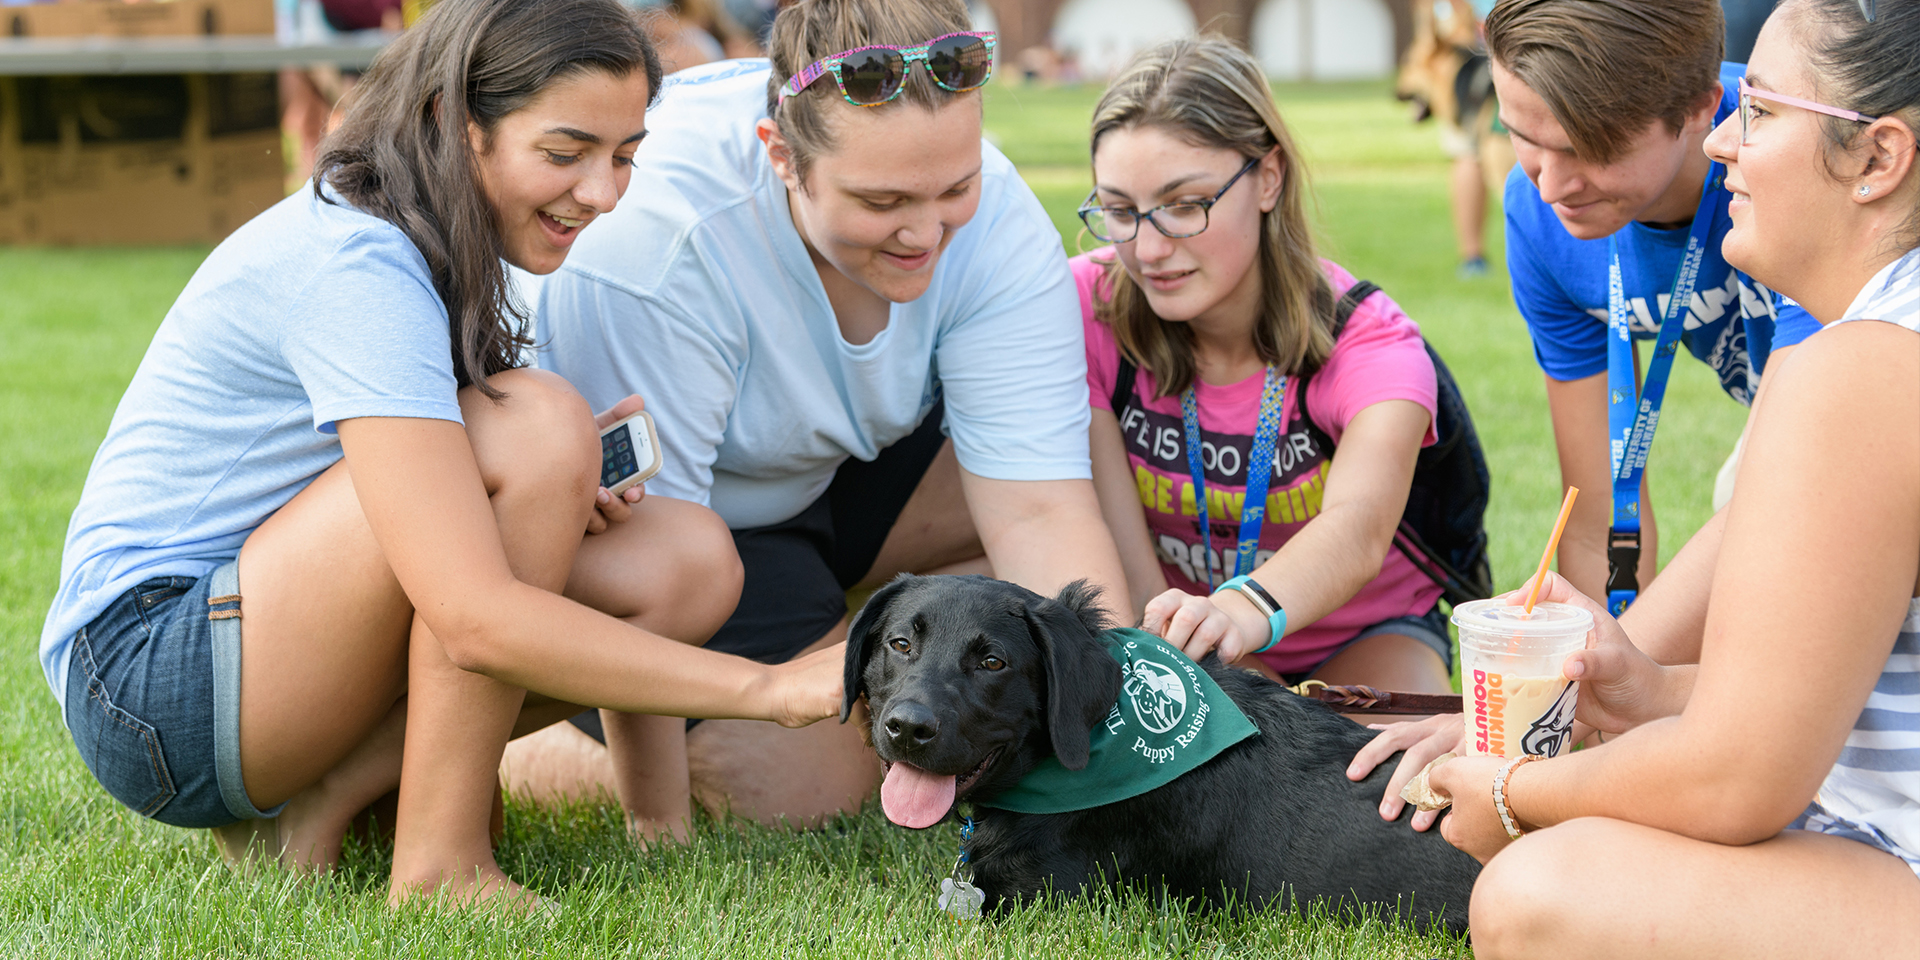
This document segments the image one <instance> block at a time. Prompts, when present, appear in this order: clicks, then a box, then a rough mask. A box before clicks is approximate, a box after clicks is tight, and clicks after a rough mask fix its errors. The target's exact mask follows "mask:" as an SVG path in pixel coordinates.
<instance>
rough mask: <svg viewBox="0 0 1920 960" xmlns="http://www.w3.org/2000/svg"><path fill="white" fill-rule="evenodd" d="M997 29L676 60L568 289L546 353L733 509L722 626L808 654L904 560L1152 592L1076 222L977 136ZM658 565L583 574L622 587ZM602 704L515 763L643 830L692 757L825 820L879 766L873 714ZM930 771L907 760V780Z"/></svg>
mask: <svg viewBox="0 0 1920 960" xmlns="http://www.w3.org/2000/svg"><path fill="white" fill-rule="evenodd" d="M995 45H996V40H995V38H994V36H993V35H992V34H989V33H980V32H976V31H974V30H973V29H972V27H971V25H970V23H969V20H968V15H967V8H966V5H965V4H964V3H962V2H961V0H802V2H800V3H797V4H794V5H792V6H790V7H788V8H786V9H784V10H782V11H781V13H780V15H779V17H778V19H777V20H776V21H775V22H774V25H773V32H772V35H771V37H770V38H769V43H768V48H769V51H770V57H771V62H770V63H769V62H766V61H733V62H728V63H720V64H712V65H709V66H706V67H700V68H696V69H693V70H687V71H683V72H681V73H678V74H676V75H674V77H673V79H671V80H670V81H668V84H667V87H666V89H664V90H663V91H662V97H661V105H660V107H659V108H658V110H657V111H655V112H654V113H651V114H649V116H648V129H649V131H650V132H649V135H648V140H647V145H646V148H645V149H644V150H642V151H641V152H640V154H639V157H638V159H637V162H636V171H637V173H638V176H639V182H641V183H645V184H646V185H647V187H646V191H647V193H646V195H645V196H639V197H636V201H635V202H633V203H630V204H627V205H626V206H623V207H621V208H620V210H619V211H617V212H616V213H615V214H612V215H610V216H608V217H605V218H603V219H604V220H605V223H604V225H602V226H600V227H598V228H597V229H596V231H595V233H594V234H590V235H588V236H587V237H586V238H585V242H584V244H583V245H581V246H578V247H577V248H576V249H575V252H574V258H573V259H572V261H571V264H572V266H570V267H569V268H568V269H567V270H566V271H565V272H563V273H557V274H555V275H554V277H553V278H552V279H551V280H550V281H548V283H547V284H546V286H545V289H544V292H543V294H542V297H541V303H540V305H539V315H540V321H539V322H540V324H541V326H542V329H541V330H540V339H541V340H542V341H543V342H544V343H547V344H549V345H550V346H549V347H548V349H546V350H545V351H544V353H543V355H542V359H541V363H542V364H543V365H544V366H546V367H547V368H549V369H552V370H555V371H557V372H559V373H560V374H562V375H564V376H565V377H567V378H568V379H569V380H571V381H572V382H573V383H574V385H575V386H577V387H578V388H579V389H580V390H581V392H582V393H584V394H585V395H586V396H587V397H589V398H601V397H624V396H626V395H628V394H630V393H639V394H641V395H643V396H645V397H646V398H647V400H648V407H649V409H650V410H651V411H652V413H653V416H654V418H655V419H656V420H657V421H658V423H659V432H660V436H661V438H662V440H663V442H664V445H665V458H664V459H665V467H664V469H663V471H662V472H661V473H660V474H659V475H658V476H657V477H655V478H654V479H653V481H652V482H651V485H650V496H656V497H657V496H661V495H664V496H667V497H673V498H678V499H682V500H691V501H694V502H696V503H702V504H710V505H711V506H712V508H713V509H714V510H715V511H717V512H718V513H719V514H720V516H721V517H722V518H723V519H725V520H726V522H727V525H728V526H729V527H730V528H732V530H733V543H734V547H735V549H736V551H737V553H738V556H739V559H740V563H741V565H742V567H743V568H744V570H745V587H744V589H743V590H742V592H741V596H740V603H739V607H738V608H737V609H736V610H735V611H734V613H733V616H732V618H731V619H730V620H728V621H727V623H726V624H725V625H724V626H723V627H721V628H720V630H719V632H718V633H717V634H714V635H713V637H712V639H711V640H709V641H708V642H707V644H706V645H707V647H708V648H709V649H719V650H725V651H728V652H732V653H738V654H741V655H744V656H748V657H752V658H754V659H758V660H763V661H768V662H784V661H787V660H789V659H791V658H793V657H795V656H798V655H799V654H801V653H803V652H805V651H807V650H810V649H814V648H816V647H822V646H826V645H830V644H833V643H835V642H838V641H839V640H840V639H841V638H843V637H844V636H845V634H846V629H847V623H846V602H845V591H847V590H848V589H849V588H853V587H856V586H858V585H861V584H878V583H881V582H884V581H885V580H886V579H888V578H890V577H892V576H894V575H895V574H897V573H900V572H902V571H909V572H914V573H927V572H934V571H947V572H957V571H967V572H981V573H985V572H991V573H993V574H994V575H996V576H999V577H1002V578H1004V579H1007V580H1012V581H1014V582H1016V583H1020V584H1023V585H1025V586H1028V587H1030V588H1032V589H1034V590H1036V591H1039V592H1041V593H1047V594H1051V593H1053V592H1055V591H1057V590H1058V589H1059V588H1060V587H1061V586H1063V585H1064V584H1066V583H1069V582H1071V581H1073V580H1077V579H1080V578H1083V577H1084V578H1087V579H1090V580H1092V581H1093V582H1094V583H1096V584H1098V585H1100V586H1102V587H1103V588H1105V590H1106V596H1107V602H1108V603H1109V604H1111V608H1112V609H1113V610H1115V611H1130V610H1131V609H1132V604H1131V601H1130V599H1129V597H1128V596H1127V592H1126V581H1125V578H1124V577H1123V575H1122V573H1121V567H1120V561H1119V557H1118V555H1117V554H1116V552H1115V550H1114V547H1113V542H1112V539H1111V538H1110V537H1109V535H1108V534H1107V530H1106V526H1105V524H1103V523H1102V522H1101V518H1100V507H1099V503H1098V501H1097V500H1096V498H1095V496H1094V490H1093V484H1092V480H1091V470H1090V467H1089V462H1088V453H1087V442H1088V441H1087V431H1088V411H1087V393H1086V382H1085V366H1084V365H1085V360H1084V358H1083V353H1082V348H1081V343H1080V320H1079V310H1078V306H1077V301H1076V296H1075V292H1074V286H1073V279H1072V277H1071V275H1070V274H1069V273H1068V272H1067V263H1066V256H1065V254H1064V252H1063V251H1062V249H1061V243H1060V238H1059V234H1058V232H1057V231H1056V230H1055V229H1054V227H1053V225H1052V223H1051V222H1050V221H1049V220H1048V219H1047V216H1046V214H1045V213H1044V212H1043V211H1042V210H1041V208H1040V204H1039V203H1038V202H1037V201H1036V200H1035V199H1034V196H1033V193H1032V191H1031V190H1029V189H1028V188H1027V187H1026V185H1025V184H1024V183H1023V182H1022V181H1021V180H1020V177H1019V175H1018V174H1017V173H1016V172H1015V171H1014V169H1013V165H1012V164H1011V163H1009V162H1008V161H1007V159H1006V158H1005V157H1004V156H1002V155H1001V154H1000V153H999V151H997V150H994V149H993V148H992V147H991V146H988V145H986V144H984V143H982V141H981V94H980V93H979V88H980V87H981V86H982V85H983V84H985V83H986V82H987V79H988V77H989V76H990V75H991V72H992V68H993V55H994V47H995ZM609 535H610V536H625V535H626V534H625V533H624V532H623V531H613V532H612V533H610V534H609ZM637 579H638V578H636V577H634V576H633V575H632V574H631V572H630V571H629V570H628V568H627V566H626V565H625V564H622V563H604V564H596V565H593V566H591V567H584V566H583V567H577V568H576V569H575V572H574V580H575V585H576V586H579V587H581V589H582V591H583V593H585V594H587V595H591V596H595V597H597V598H600V601H601V602H602V603H603V604H604V606H603V608H604V609H613V610H618V609H622V608H623V607H624V606H625V605H626V601H625V600H623V597H624V596H626V595H628V594H632V593H637V592H638V591H640V590H641V589H643V588H644V584H642V583H638V582H636V580H637ZM576 726H577V727H579V728H580V730H582V731H585V733H581V732H575V731H574V730H572V729H568V728H564V727H562V728H559V729H557V730H556V731H555V732H553V733H549V734H546V735H545V736H544V737H543V738H542V740H541V741H538V742H535V743H530V744H528V745H527V746H525V747H518V748H515V749H513V750H512V751H510V752H509V756H508V764H509V775H510V776H511V777H512V778H513V779H514V780H515V781H516V782H518V783H521V784H524V785H526V786H529V787H535V788H538V787H541V786H549V787H556V788H572V787H571V785H572V784H577V783H579V782H580V781H581V779H582V778H583V777H584V778H585V779H587V780H588V781H589V783H591V782H593V781H595V780H598V781H599V782H600V783H603V784H608V785H610V786H613V787H614V788H616V789H617V790H618V791H619V793H620V795H621V797H622V800H623V801H624V803H625V805H626V807H627V809H628V811H629V813H630V814H632V815H633V817H634V820H633V822H634V824H635V826H636V828H637V829H639V830H640V831H642V832H650V831H652V830H654V829H656V828H658V827H659V826H663V825H671V824H676V823H679V822H681V821H683V820H684V819H685V818H686V816H687V812H688V810H689V802H688V793H689V785H691V788H692V791H693V792H694V793H696V794H698V795H699V797H700V799H701V800H702V801H703V802H704V803H705V804H707V805H708V806H710V807H713V808H720V807H730V808H731V809H732V810H733V811H734V812H736V813H739V814H743V815H748V816H753V817H757V818H759V819H762V820H765V821H769V822H771V821H774V820H777V819H780V818H786V819H788V820H791V821H794V822H815V821H817V820H819V819H820V818H822V817H824V816H828V815H831V814H833V813H835V812H838V811H842V810H852V809H857V808H858V807H859V805H860V803H861V801H862V800H863V799H864V798H865V797H866V796H867V795H868V794H869V793H870V792H871V791H872V789H873V787H874V785H875V784H876V783H878V782H879V780H880V773H881V771H880V765H879V763H878V762H877V761H876V760H875V758H874V755H873V752H872V751H871V750H870V749H868V748H867V747H866V746H865V744H863V743H862V741H861V737H860V734H859V732H858V730H857V729H856V727H857V725H854V724H848V725H845V726H842V725H837V724H824V725H819V726H816V727H815V728H813V729H810V730H806V731H790V730H783V729H779V728H777V727H775V725H773V724H770V723H735V722H731V721H723V722H711V721H710V722H705V723H702V724H700V725H698V726H696V727H694V728H692V729H691V730H690V731H688V730H687V729H686V728H685V727H684V726H683V725H681V724H680V722H679V721H667V722H664V723H661V722H656V721H654V720H653V719H652V718H646V717H628V716H620V715H617V714H611V713H604V714H600V715H598V716H597V717H596V716H593V715H588V716H584V717H581V718H577V720H576ZM589 735H591V736H593V737H594V738H595V739H601V740H603V741H604V742H605V743H606V744H607V745H608V746H610V747H611V748H613V749H612V750H611V751H607V750H602V749H601V748H600V746H599V744H597V743H594V742H593V740H590V739H589V738H588V737H589ZM682 758H684V759H682ZM574 760H578V761H580V762H578V763H575V762H573V761H574ZM516 761H519V770H518V771H515V770H514V764H515V762H516ZM912 775H913V771H912V769H911V768H909V767H907V766H906V765H904V764H901V765H896V766H895V767H894V769H893V771H892V773H891V775H890V776H891V779H890V780H889V781H888V785H887V787H886V788H885V790H883V799H884V798H885V797H886V796H887V795H889V791H895V790H907V789H910V788H912V787H913V786H915V784H913V783H908V782H906V781H902V780H900V778H902V777H910V776H912ZM567 781H571V783H568V782H567ZM896 781H899V782H896ZM946 784H947V788H948V789H951V784H952V778H951V777H948V778H946ZM923 785H924V784H923ZM668 828H669V829H673V828H672V827H671V826H669V827H668Z"/></svg>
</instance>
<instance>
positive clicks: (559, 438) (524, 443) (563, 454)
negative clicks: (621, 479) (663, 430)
mask: <svg viewBox="0 0 1920 960" xmlns="http://www.w3.org/2000/svg"><path fill="white" fill-rule="evenodd" d="M488 383H489V384H491V385H492V386H493V387H494V388H496V389H498V390H500V391H502V392H503V393H505V394H506V396H504V397H502V398H501V399H499V400H492V399H489V398H488V397H487V396H486V395H485V394H482V393H481V392H480V391H479V390H478V389H476V388H473V387H467V388H466V389H464V390H461V391H460V412H461V416H462V417H463V418H464V419H465V420H466V423H467V436H468V438H469V441H470V442H471V443H472V444H473V454H474V459H475V461H476V462H478V464H479V466H480V475H481V478H482V479H483V481H484V482H485V483H486V486H487V492H488V494H489V495H492V494H496V493H499V492H500V491H501V490H503V489H506V488H509V487H515V486H522V487H524V486H533V487H536V488H538V489H539V490H540V491H541V492H543V493H545V494H546V495H549V496H562V497H565V498H567V499H569V500H578V501H579V502H580V504H581V508H582V510H583V511H584V510H586V509H590V508H591V506H592V503H593V497H594V495H595V494H596V493H597V492H598V490H599V485H600V479H599V477H600V434H599V430H598V429H597V428H596V427H595V425H594V422H593V410H592V408H590V407H588V406H587V401H586V398H584V397H582V396H580V392H579V391H578V390H575V389H574V388H573V384H571V383H568V382H567V381H566V380H565V379H564V378H562V377H560V376H559V375H558V374H554V373H551V372H549V371H546V370H536V369H530V368H525V369H518V370H507V371H503V372H501V373H497V374H494V375H493V376H492V377H489V378H488Z"/></svg>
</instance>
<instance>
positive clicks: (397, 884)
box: [387, 859, 556, 916]
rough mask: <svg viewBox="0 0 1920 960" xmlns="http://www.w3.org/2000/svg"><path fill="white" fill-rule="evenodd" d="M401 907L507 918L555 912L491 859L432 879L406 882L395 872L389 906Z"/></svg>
mask: <svg viewBox="0 0 1920 960" xmlns="http://www.w3.org/2000/svg"><path fill="white" fill-rule="evenodd" d="M402 904H425V905H428V906H437V907H448V908H453V909H468V908H479V909H483V910H498V911H500V912H501V913H502V914H504V915H507V916H540V915H547V914H551V913H553V912H554V910H555V909H556V908H555V907H554V905H553V904H552V902H551V901H548V900H546V899H544V898H542V897H541V896H540V895H539V894H536V893H534V892H533V891H531V890H528V889H527V888H526V887H523V886H521V885H519V884H517V883H514V882H513V881H512V880H511V879H508V877H507V875H506V874H505V873H504V872H502V871H501V869H500V867H499V866H498V865H496V864H495V863H493V861H492V860H491V859H489V860H488V861H487V862H486V863H481V864H474V865H473V866H471V867H470V868H467V869H462V870H449V871H447V872H445V873H442V874H439V875H435V876H429V877H406V878H403V877H402V876H400V874H399V873H397V872H396V873H395V874H394V876H393V880H392V885H391V886H390V888H389V889H388V892H387V905H388V906H392V907H398V906H400V905H402Z"/></svg>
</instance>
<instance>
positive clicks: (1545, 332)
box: [1506, 63, 1820, 404]
mask: <svg viewBox="0 0 1920 960" xmlns="http://www.w3.org/2000/svg"><path fill="white" fill-rule="evenodd" d="M1746 69H1747V68H1746V66H1745V65H1744V64H1737V63H1727V64H1722V65H1721V69H1720V80H1721V84H1722V85H1723V87H1724V88H1725V90H1724V92H1723V93H1722V95H1721V98H1720V108H1719V110H1718V111H1717V112H1716V113H1715V115H1714V122H1715V123H1719V122H1720V121H1722V120H1725V119H1726V118H1727V117H1728V116H1729V115H1731V114H1732V112H1733V110H1734V105H1735V101H1736V99H1737V98H1738V93H1737V92H1736V91H1737V89H1738V86H1739V78H1740V77H1741V76H1743V75H1744V74H1745V73H1746ZM1731 197H1732V195H1731V194H1729V193H1728V192H1727V191H1726V189H1725V187H1724V186H1717V187H1716V188H1715V189H1714V191H1713V194H1712V200H1713V204H1712V207H1711V212H1712V214H1713V216H1714V218H1715V220H1714V228H1713V232H1712V233H1711V234H1710V235H1709V237H1708V243H1707V255H1706V258H1705V260H1704V261H1703V262H1702V264H1701V267H1700V279H1699V283H1698V286H1696V287H1695V290H1694V296H1693V303H1692V309H1691V310H1690V311H1689V313H1688V315H1687V318H1686V321H1685V332H1683V333H1682V334H1681V342H1682V343H1683V344H1685V345H1686V348H1687V351H1688V352H1690V353H1692V354H1693V355H1694V356H1695V357H1696V358H1698V359H1699V360H1700V361H1701V362H1702V363H1705V364H1706V365H1707V366H1709V367H1712V368H1713V370H1714V373H1715V374H1716V375H1718V376H1719V378H1720V387H1721V389H1723V390H1725V391H1726V392H1727V394H1728V395H1729V396H1731V397H1733V398H1734V399H1735V400H1738V401H1739V402H1741V403H1742V404H1749V403H1752V402H1753V394H1754V391H1755V390H1756V389H1758V387H1759V385H1760V374H1761V372H1762V371H1763V370H1765V368H1766V362H1767V356H1768V354H1770V353H1771V352H1772V351H1774V350H1777V349H1780V348H1782V347H1788V346H1792V345H1793V344H1796V343H1799V342H1800V341H1801V340H1804V339H1806V338H1807V337H1808V336H1810V335H1811V334H1812V333H1813V332H1814V331H1815V330H1818V329H1820V324H1819V322H1818V321H1816V320H1814V319H1813V317H1812V316H1810V315H1809V314H1808V313H1807V312H1806V311H1805V310H1803V309H1801V308H1800V306H1799V305H1798V304H1795V303H1794V302H1793V301H1791V300H1789V299H1787V298H1785V297H1782V296H1780V295H1779V294H1777V293H1774V292H1773V291H1771V290H1769V289H1767V288H1766V287H1765V286H1763V285H1761V284H1760V283H1758V282H1757V281H1755V280H1753V279H1752V278H1750V277H1748V276H1747V275H1746V274H1744V273H1741V272H1740V271H1738V270H1735V269H1733V268H1732V267H1730V266H1729V265H1728V264H1727V261H1726V259H1725V258H1724V257H1722V256H1721V255H1720V244H1721V241H1722V240H1724V239H1725V237H1726V235H1727V231H1728V230H1729V229H1731V228H1732V222H1731V221H1730V220H1729V219H1728V218H1727V201H1728V200H1729V199H1731ZM1506 209H1507V271H1508V273H1509V274H1510V275H1511V277H1512V280H1513V299H1514V302H1515V304H1516V305H1518V306H1519V308H1520V315H1521V316H1522V317H1524V318H1526V321H1527V332H1528V333H1529V334H1531V335H1532V337H1533V353H1534V358H1535V359H1536V360H1538V361H1539V363H1540V369H1542V370H1544V371H1545V372H1546V374H1547V376H1549V377H1552V378H1553V379H1555V380H1562V381H1565V380H1579V379H1582V378H1584V377H1590V376H1593V375H1595V374H1598V373H1604V372H1605V371H1606V369H1607V271H1608V261H1609V258H1608V253H1607V240H1606V239H1605V238H1602V239H1599V240H1578V239H1575V238H1574V237H1573V236H1572V235H1571V234H1569V233H1567V230H1566V228H1565V227H1564V226H1562V225H1561V223H1560V219H1559V217H1557V216H1555V215H1554V212H1553V207H1552V206H1551V205H1549V204H1547V203H1545V202H1544V201H1542V200H1541V199H1540V190H1539V188H1537V187H1535V186H1534V184H1533V181H1531V180H1529V179H1528V178H1527V174H1526V171H1525V170H1523V169H1521V168H1520V167H1519V166H1515V167H1514V168H1513V172H1512V173H1510V174H1508V176H1507V190H1506ZM1687 232H1688V231H1687V229H1686V228H1681V229H1677V230H1656V229H1653V228H1651V227H1648V226H1647V225H1645V224H1642V223H1638V222H1635V223H1631V224H1628V225H1627V226H1626V227H1625V228H1624V229H1622V230H1621V231H1620V233H1619V234H1618V236H1619V239H1620V273H1621V282H1622V285H1623V287H1624V289H1625V291H1626V296H1627V304H1628V306H1629V308H1630V309H1631V311H1632V314H1633V335H1634V337H1635V338H1636V339H1643V340H1651V339H1653V338H1654V337H1655V336H1657V335H1658V334H1659V330H1660V317H1661V316H1662V315H1664V311H1665V309H1666V305H1667V301H1668V300H1669V298H1670V297H1671V291H1672V289H1673V279H1674V274H1675V272H1676V271H1677V270H1678V269H1679V266H1680V257H1681V255H1682V253H1684V252H1685V250H1686V246H1687Z"/></svg>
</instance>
